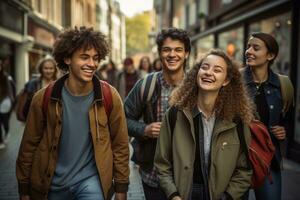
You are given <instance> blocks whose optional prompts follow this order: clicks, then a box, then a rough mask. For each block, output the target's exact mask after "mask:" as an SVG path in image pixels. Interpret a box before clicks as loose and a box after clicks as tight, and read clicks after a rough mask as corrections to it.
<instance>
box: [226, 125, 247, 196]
mask: <svg viewBox="0 0 300 200" xmlns="http://www.w3.org/2000/svg"><path fill="white" fill-rule="evenodd" d="M243 127H244V134H245V140H246V143H247V145H248V146H249V144H250V140H251V133H250V129H249V127H248V126H247V125H244V126H243ZM246 159H247V157H246V154H245V153H244V152H243V150H242V149H241V147H240V153H239V157H238V160H237V164H236V168H235V170H234V173H233V175H232V177H231V179H230V182H229V184H228V187H227V189H226V192H227V193H228V194H229V195H230V196H231V197H232V199H241V197H242V196H243V195H244V193H245V192H247V190H249V188H250V183H251V177H252V170H251V169H249V168H248V166H247V160H246Z"/></svg>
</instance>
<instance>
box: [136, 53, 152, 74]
mask: <svg viewBox="0 0 300 200" xmlns="http://www.w3.org/2000/svg"><path fill="white" fill-rule="evenodd" d="M139 70H140V73H141V76H142V78H144V77H145V76H146V75H147V74H149V73H150V72H151V71H152V66H151V61H150V58H149V56H143V57H142V58H141V59H140V64H139Z"/></svg>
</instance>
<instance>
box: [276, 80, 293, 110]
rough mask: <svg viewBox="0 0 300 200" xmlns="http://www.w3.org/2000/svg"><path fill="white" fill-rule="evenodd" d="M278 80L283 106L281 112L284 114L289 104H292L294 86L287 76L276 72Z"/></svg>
mask: <svg viewBox="0 0 300 200" xmlns="http://www.w3.org/2000/svg"><path fill="white" fill-rule="evenodd" d="M277 75H278V78H279V81H280V89H281V96H282V103H283V108H282V112H283V114H284V115H285V114H286V113H287V111H288V110H289V108H290V106H294V103H295V102H294V87H293V84H292V82H291V80H290V79H289V77H288V76H285V75H281V74H277Z"/></svg>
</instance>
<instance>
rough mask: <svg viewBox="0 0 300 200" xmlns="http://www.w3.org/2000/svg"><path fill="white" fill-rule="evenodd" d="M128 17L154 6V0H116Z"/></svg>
mask: <svg viewBox="0 0 300 200" xmlns="http://www.w3.org/2000/svg"><path fill="white" fill-rule="evenodd" d="M116 1H118V2H119V3H120V7H121V10H122V12H123V13H124V14H125V15H126V16H127V17H132V16H133V15H135V14H137V13H141V12H143V11H145V10H151V9H152V8H153V0H116Z"/></svg>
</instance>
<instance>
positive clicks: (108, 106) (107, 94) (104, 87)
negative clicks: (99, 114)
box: [42, 80, 112, 121]
mask: <svg viewBox="0 0 300 200" xmlns="http://www.w3.org/2000/svg"><path fill="white" fill-rule="evenodd" d="M53 85H54V82H51V83H50V84H49V85H48V86H47V88H46V90H45V93H44V97H43V104H42V110H43V116H44V119H47V118H46V117H47V116H46V114H47V111H48V104H49V100H50V96H51V93H52V89H53ZM100 85H101V91H102V95H103V99H104V101H103V103H104V108H105V112H106V115H107V116H110V113H111V111H112V94H111V90H110V86H109V84H108V83H107V82H105V81H101V80H100ZM45 121H47V120H45Z"/></svg>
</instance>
